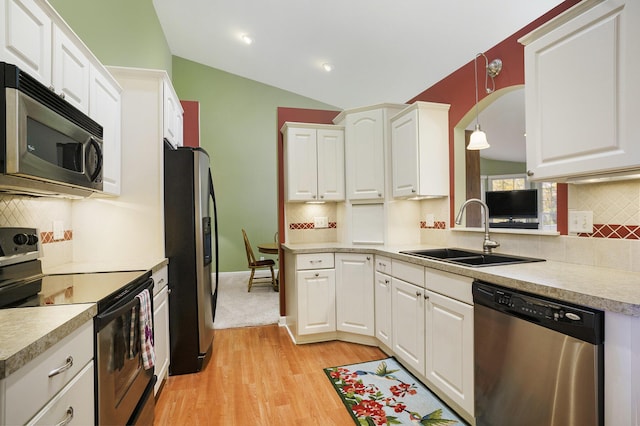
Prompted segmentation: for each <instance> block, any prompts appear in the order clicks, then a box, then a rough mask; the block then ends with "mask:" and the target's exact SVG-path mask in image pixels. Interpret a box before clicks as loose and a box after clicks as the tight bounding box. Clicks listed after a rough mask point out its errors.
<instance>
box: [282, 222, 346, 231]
mask: <svg viewBox="0 0 640 426" xmlns="http://www.w3.org/2000/svg"><path fill="white" fill-rule="evenodd" d="M328 225H329V228H333V229H335V228H337V227H338V224H337V223H336V222H329V224H328ZM289 229H292V230H300V229H315V226H314V225H313V222H302V223H290V224H289Z"/></svg>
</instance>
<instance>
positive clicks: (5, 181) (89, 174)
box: [0, 62, 103, 197]
mask: <svg viewBox="0 0 640 426" xmlns="http://www.w3.org/2000/svg"><path fill="white" fill-rule="evenodd" d="M0 83H2V94H1V95H0V108H1V109H0V120H1V121H2V123H1V124H2V127H1V128H0V130H1V131H2V135H1V146H0V191H2V192H12V193H23V194H31V195H45V196H46V195H54V196H55V195H58V196H71V197H86V196H89V195H92V194H93V193H95V192H100V191H102V169H103V167H102V164H103V156H102V147H103V141H102V138H103V129H102V126H100V125H99V124H98V123H96V122H95V121H94V120H92V119H91V118H90V117H88V116H87V115H86V114H84V113H83V112H82V111H80V110H78V109H77V108H75V107H74V106H73V105H71V104H70V103H69V102H67V101H65V100H64V99H63V98H62V97H60V96H58V95H56V94H55V93H54V92H53V91H52V90H50V89H48V88H47V87H46V86H44V85H43V84H41V83H40V82H38V81H37V80H35V79H34V78H33V77H31V76H29V75H28V74H27V73H25V72H24V71H21V70H20V69H19V68H18V67H16V66H15V65H11V64H7V63H4V62H0Z"/></svg>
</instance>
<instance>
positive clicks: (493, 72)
mask: <svg viewBox="0 0 640 426" xmlns="http://www.w3.org/2000/svg"><path fill="white" fill-rule="evenodd" d="M479 56H482V57H483V58H484V63H485V77H484V88H485V91H486V92H487V94H489V93H492V92H493V91H494V90H496V83H495V81H494V77H496V76H497V75H498V74H500V71H502V61H501V60H500V59H494V60H493V61H491V63H489V60H488V59H487V56H486V55H485V54H484V53H478V54H477V55H476V57H475V58H474V59H473V69H474V71H475V74H474V77H475V82H476V93H475V95H476V128H475V130H474V131H473V133H471V137H470V138H469V145H467V149H468V150H479V149H486V148H489V147H490V145H489V142H487V134H486V133H485V132H483V131H482V129H481V128H480V112H479V111H478V57H479ZM489 77H491V86H492V87H491V88H489Z"/></svg>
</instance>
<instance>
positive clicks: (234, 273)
mask: <svg viewBox="0 0 640 426" xmlns="http://www.w3.org/2000/svg"><path fill="white" fill-rule="evenodd" d="M261 272H264V271H261ZM273 272H275V274H276V277H277V276H278V270H277V269H274V270H273ZM250 275H251V271H231V272H219V273H218V276H219V277H220V278H225V277H227V278H230V277H239V276H246V277H247V280H248V279H249V276H250ZM255 278H271V273H269V271H267V274H266V275H264V276H263V274H262V273H256V275H255Z"/></svg>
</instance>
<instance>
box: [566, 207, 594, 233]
mask: <svg viewBox="0 0 640 426" xmlns="http://www.w3.org/2000/svg"><path fill="white" fill-rule="evenodd" d="M569 232H574V233H588V234H590V233H592V232H593V212H592V211H576V210H570V211H569Z"/></svg>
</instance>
